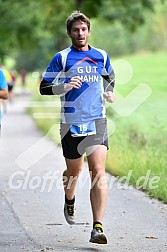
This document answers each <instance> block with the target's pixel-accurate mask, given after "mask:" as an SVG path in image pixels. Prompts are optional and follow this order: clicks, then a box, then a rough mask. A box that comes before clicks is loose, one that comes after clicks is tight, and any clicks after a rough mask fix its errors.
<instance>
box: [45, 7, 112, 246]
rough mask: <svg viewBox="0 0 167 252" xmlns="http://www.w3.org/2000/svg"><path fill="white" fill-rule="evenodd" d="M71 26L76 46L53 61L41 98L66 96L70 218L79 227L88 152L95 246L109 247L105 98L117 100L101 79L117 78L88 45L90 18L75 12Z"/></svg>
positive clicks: (66, 179)
mask: <svg viewBox="0 0 167 252" xmlns="http://www.w3.org/2000/svg"><path fill="white" fill-rule="evenodd" d="M66 25H67V34H68V36H69V38H70V39H71V42H72V46H70V47H68V48H66V49H65V50H63V51H61V52H59V53H57V54H56V55H55V56H54V57H53V59H52V60H51V62H50V64H49V66H48V68H47V70H46V73H45V74H44V77H43V79H42V81H41V84H40V93H41V94H42V95H60V96H61V102H62V103H61V123H60V132H61V142H62V148H63V155H64V157H65V161H66V165H67V169H66V170H65V171H64V173H63V178H64V180H63V182H64V190H65V205H64V215H65V218H66V220H67V222H68V223H69V224H70V225H72V224H75V221H76V209H75V205H74V203H75V188H76V184H77V179H78V177H79V174H80V172H81V170H82V166H83V154H84V153H85V152H86V154H87V160H88V166H89V171H90V175H91V180H92V182H95V183H94V184H93V186H92V187H91V190H90V201H91V206H92V214H93V230H92V232H91V238H90V242H93V243H99V244H106V243H107V237H106V235H105V234H104V232H103V227H102V220H103V216H104V212H105V208H106V201H107V191H108V189H107V183H106V180H105V179H104V178H105V161H106V154H107V149H108V138H107V120H106V115H105V109H104V98H105V99H106V100H107V101H108V102H113V101H114V99H115V97H114V94H113V87H112V86H111V85H109V84H108V83H107V82H106V81H104V83H103V85H104V87H102V86H101V79H102V77H101V76H102V75H103V76H104V75H105V77H106V76H108V77H109V76H110V78H111V79H112V83H114V72H113V69H112V67H111V64H110V59H109V56H108V54H107V53H106V52H105V51H103V50H101V49H96V48H93V47H91V46H90V45H89V44H88V39H89V36H90V21H89V18H88V17H86V16H85V15H84V14H83V13H80V12H78V11H75V12H73V13H72V15H71V16H69V17H68V19H67V22H66ZM56 81H58V85H57V84H56ZM103 88H104V90H103ZM103 92H104V93H103ZM71 178H75V179H73V180H71ZM69 181H70V186H69ZM102 184H103V186H101V185H102Z"/></svg>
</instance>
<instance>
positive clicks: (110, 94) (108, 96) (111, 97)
mask: <svg viewBox="0 0 167 252" xmlns="http://www.w3.org/2000/svg"><path fill="white" fill-rule="evenodd" d="M103 96H104V98H105V99H106V101H108V102H111V103H112V102H114V101H115V95H114V94H113V92H111V91H107V92H104V94H103Z"/></svg>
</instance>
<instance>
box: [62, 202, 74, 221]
mask: <svg viewBox="0 0 167 252" xmlns="http://www.w3.org/2000/svg"><path fill="white" fill-rule="evenodd" d="M64 216H65V219H66V221H67V222H68V224H70V225H74V224H75V223H76V209H75V206H74V205H68V204H67V203H65V204H64Z"/></svg>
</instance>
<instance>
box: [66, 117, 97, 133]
mask: <svg viewBox="0 0 167 252" xmlns="http://www.w3.org/2000/svg"><path fill="white" fill-rule="evenodd" d="M70 132H71V136H73V137H82V136H89V135H95V134H96V125H95V121H92V122H88V123H83V124H77V125H71V126H70Z"/></svg>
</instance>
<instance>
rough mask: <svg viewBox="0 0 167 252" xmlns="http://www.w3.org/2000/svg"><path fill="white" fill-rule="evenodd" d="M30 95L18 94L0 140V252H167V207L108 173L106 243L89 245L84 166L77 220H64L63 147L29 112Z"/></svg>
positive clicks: (7, 115) (3, 126)
mask: <svg viewBox="0 0 167 252" xmlns="http://www.w3.org/2000/svg"><path fill="white" fill-rule="evenodd" d="M28 104H29V95H27V94H24V95H17V96H16V97H15V100H14V101H13V102H12V103H10V104H8V106H7V114H4V116H3V124H2V134H1V139H0V252H16V251H17V252H21V251H31V252H37V251H42V252H45V251H60V252H64V251H83V252H84V251H89V252H90V251H91V252H102V251H103V252H108V251H111V252H125V251H131V252H143V251H147V252H149V251H152V252H158V251H162V252H166V251H167V206H166V205H164V204H163V203H161V202H159V201H157V200H155V199H150V198H149V197H148V196H147V195H146V194H145V193H143V192H141V191H138V190H136V189H134V188H132V187H125V186H123V185H120V184H119V183H117V180H116V178H114V177H111V176H110V175H109V174H106V175H107V178H108V183H109V196H108V204H107V210H106V214H105V217H104V222H103V225H104V229H105V233H106V234H107V236H108V244H107V245H97V244H92V243H89V238H90V232H91V229H92V220H91V217H92V216H91V208H90V202H89V190H90V181H89V176H88V169H87V164H86V163H85V165H84V168H83V172H82V174H81V176H80V179H79V182H78V187H77V193H76V208H77V212H78V222H77V224H76V225H74V226H69V225H68V224H67V223H66V221H65V219H64V216H63V205H64V192H63V187H62V180H61V176H62V172H63V170H64V168H65V162H64V159H63V156H62V152H61V148H60V147H59V146H56V145H55V144H53V143H52V142H51V141H50V140H49V139H48V138H47V137H45V136H43V135H42V133H40V132H39V131H38V130H37V129H36V127H35V124H34V122H33V120H32V118H31V117H30V116H28V115H27V114H26V113H25V109H26V107H27V106H28Z"/></svg>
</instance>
